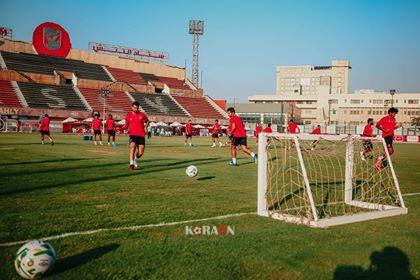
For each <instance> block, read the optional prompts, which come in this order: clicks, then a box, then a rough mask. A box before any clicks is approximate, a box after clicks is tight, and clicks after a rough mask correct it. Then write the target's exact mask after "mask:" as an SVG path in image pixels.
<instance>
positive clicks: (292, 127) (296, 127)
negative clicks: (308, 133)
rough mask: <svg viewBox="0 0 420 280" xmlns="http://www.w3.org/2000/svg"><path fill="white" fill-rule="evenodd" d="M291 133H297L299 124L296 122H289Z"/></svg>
mask: <svg viewBox="0 0 420 280" xmlns="http://www.w3.org/2000/svg"><path fill="white" fill-rule="evenodd" d="M288 127H289V133H297V129H298V125H297V124H295V123H289V125H288Z"/></svg>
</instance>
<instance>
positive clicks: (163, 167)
mask: <svg viewBox="0 0 420 280" xmlns="http://www.w3.org/2000/svg"><path fill="white" fill-rule="evenodd" d="M224 161H226V159H220V158H219V157H217V158H202V159H192V160H183V161H178V162H174V163H165V164H159V165H151V166H145V168H144V169H141V170H139V171H134V172H133V171H129V170H128V168H127V171H125V172H124V173H122V174H116V175H108V176H106V175H103V174H99V175H100V176H98V177H94V178H79V179H76V180H71V181H68V182H64V183H54V184H49V185H41V186H34V187H29V188H23V189H13V190H6V191H3V192H0V195H2V196H5V195H13V194H19V193H25V192H30V191H35V190H44V189H51V188H57V187H64V186H68V185H75V184H85V183H91V182H100V181H106V180H113V179H119V178H125V177H133V176H139V175H141V174H148V173H156V172H162V171H168V170H173V169H178V168H186V167H187V166H189V165H190V164H192V163H194V164H196V165H204V164H211V163H217V162H224Z"/></svg>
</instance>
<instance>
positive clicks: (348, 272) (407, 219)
mask: <svg viewBox="0 0 420 280" xmlns="http://www.w3.org/2000/svg"><path fill="white" fill-rule="evenodd" d="M55 138H56V142H57V144H56V145H55V146H53V147H52V146H49V145H44V146H42V145H40V144H39V139H38V135H36V134H30V135H28V134H1V135H0V167H1V168H0V178H1V179H0V213H1V215H0V243H4V242H11V241H18V240H25V239H36V238H41V237H45V236H50V235H56V234H61V233H65V232H73V231H84V230H92V229H98V228H115V227H121V226H133V225H143V224H156V223H160V222H173V221H183V220H189V219H200V218H207V217H212V216H218V215H225V214H231V213H241V212H255V211H256V201H257V187H256V183H257V167H256V165H255V164H253V163H251V160H250V158H248V157H245V156H244V154H243V153H242V152H240V153H239V154H238V155H239V156H238V162H239V164H240V166H239V167H229V166H227V163H228V161H229V148H210V142H209V139H208V138H201V139H198V138H197V137H196V138H194V141H195V142H196V144H197V146H196V147H193V148H189V147H184V146H183V144H182V142H183V140H182V139H181V138H178V137H175V138H153V139H152V140H151V141H149V142H148V143H147V147H146V153H145V156H144V157H143V158H142V161H141V162H140V166H141V168H140V169H139V170H136V171H135V172H130V171H129V170H128V159H127V155H128V149H127V146H126V142H125V141H126V138H125V137H119V139H118V140H119V146H118V147H117V148H109V147H95V146H93V145H92V143H91V142H84V141H82V140H81V139H80V138H81V137H79V136H71V135H56V137H55ZM249 142H251V143H252V145H251V148H252V149H253V150H254V151H255V150H256V148H255V141H254V139H252V140H251V139H249ZM395 150H396V152H395V155H394V156H393V163H394V167H395V169H396V173H397V176H398V178H399V182H400V185H401V188H402V192H403V193H413V192H419V191H420V160H419V155H420V145H409V144H406V145H396V148H395ZM191 164H194V165H196V166H197V167H198V169H199V175H198V176H197V177H196V178H188V177H187V176H186V175H185V168H186V167H187V166H188V165H191ZM405 202H406V205H407V207H408V208H409V214H408V215H404V216H398V217H392V218H387V219H380V220H374V221H368V222H361V223H355V224H349V225H344V226H338V227H333V228H329V229H311V228H306V227H303V226H296V225H291V224H286V223H283V222H279V221H273V220H270V219H268V218H262V217H258V216H255V215H246V216H241V217H234V218H229V219H225V220H214V221H205V222H195V223H191V224H189V225H191V226H203V225H216V226H217V225H231V226H234V227H235V235H233V236H232V235H228V236H187V235H185V234H184V232H185V225H174V226H168V227H159V228H148V229H141V230H137V231H128V230H125V231H112V232H102V233H97V234H93V235H82V236H72V237H65V238H62V239H58V240H53V241H51V242H50V243H51V245H52V246H53V247H54V248H55V250H56V252H57V256H58V262H57V264H56V267H55V269H54V270H53V272H52V275H51V276H50V278H51V279H139V278H152V279H162V278H168V279H185V278H189V279H193V278H194V279H196V278H203V279H226V278H227V279H237V278H252V279H332V278H333V277H334V273H335V272H336V276H337V277H336V278H335V279H355V278H354V277H352V276H354V274H359V275H360V274H363V275H364V276H366V277H370V279H382V278H384V277H390V276H392V273H393V272H394V273H397V274H396V275H398V276H399V277H400V279H405V278H406V277H407V275H408V274H407V273H411V275H412V276H413V277H417V278H419V277H420V253H419V252H420V222H419V219H418V215H419V214H420V196H406V197H405ZM19 247H20V245H17V246H11V247H0V279H18V275H17V273H16V272H15V270H14V267H13V257H14V254H15V253H16V251H17V249H18V248H19ZM389 247H395V248H397V249H395V248H394V249H392V248H391V249H390V248H389ZM384 248H385V250H384ZM374 252H379V253H375V254H373V253H374ZM371 256H373V262H374V263H376V264H378V270H377V271H369V270H368V268H369V266H370V265H371V260H370V257H371ZM375 256H380V258H379V257H375ZM407 262H408V264H407ZM346 277H347V278H346ZM390 279H392V278H390Z"/></svg>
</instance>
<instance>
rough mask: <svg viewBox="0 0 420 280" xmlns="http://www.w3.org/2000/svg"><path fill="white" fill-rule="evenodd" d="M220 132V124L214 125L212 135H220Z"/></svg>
mask: <svg viewBox="0 0 420 280" xmlns="http://www.w3.org/2000/svg"><path fill="white" fill-rule="evenodd" d="M219 130H220V124H218V123H215V124H214V125H213V128H212V129H211V133H213V134H218V133H219Z"/></svg>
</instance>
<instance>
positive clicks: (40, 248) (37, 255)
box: [15, 240, 56, 279]
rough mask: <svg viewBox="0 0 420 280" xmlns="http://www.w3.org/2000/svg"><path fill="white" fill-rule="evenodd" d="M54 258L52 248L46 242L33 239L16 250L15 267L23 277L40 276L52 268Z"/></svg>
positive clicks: (32, 277)
mask: <svg viewBox="0 0 420 280" xmlns="http://www.w3.org/2000/svg"><path fill="white" fill-rule="evenodd" d="M55 260H56V255H55V251H54V248H53V247H52V246H51V245H50V244H49V243H48V242H45V241H42V240H33V241H30V242H28V243H26V244H25V245H23V246H22V247H20V249H19V250H18V251H17V253H16V256H15V268H16V271H17V273H19V275H20V276H22V277H23V278H25V279H35V278H41V277H42V276H44V275H45V274H47V273H48V272H50V271H51V270H52V269H53V267H54V264H55Z"/></svg>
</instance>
